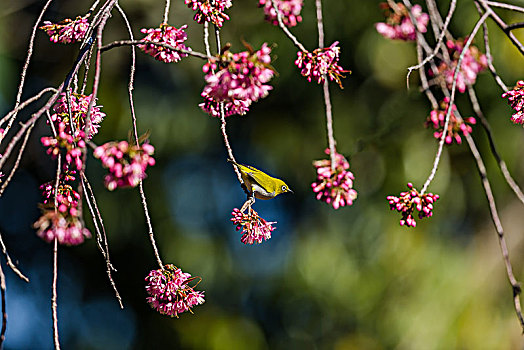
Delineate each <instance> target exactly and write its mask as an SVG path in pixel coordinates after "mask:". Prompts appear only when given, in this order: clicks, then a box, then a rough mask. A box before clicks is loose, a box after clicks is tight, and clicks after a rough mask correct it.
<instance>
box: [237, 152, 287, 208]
mask: <svg viewBox="0 0 524 350" xmlns="http://www.w3.org/2000/svg"><path fill="white" fill-rule="evenodd" d="M227 161H228V162H230V163H232V164H234V165H235V166H236V167H237V168H238V170H239V171H240V174H241V176H242V180H243V181H244V185H245V186H246V189H247V191H248V192H249V193H250V194H251V195H252V196H253V195H254V196H255V198H258V199H264V200H266V199H272V198H275V197H276V196H278V195H279V194H281V193H286V192H291V193H293V191H291V189H290V188H289V186H288V185H287V184H286V183H285V182H284V181H282V180H280V179H277V178H275V177H272V176H269V175H268V174H266V173H265V172H263V171H262V170H258V169H257V168H255V167H253V166H251V165H246V164H238V163H237V162H235V161H234V160H232V159H228V160H227Z"/></svg>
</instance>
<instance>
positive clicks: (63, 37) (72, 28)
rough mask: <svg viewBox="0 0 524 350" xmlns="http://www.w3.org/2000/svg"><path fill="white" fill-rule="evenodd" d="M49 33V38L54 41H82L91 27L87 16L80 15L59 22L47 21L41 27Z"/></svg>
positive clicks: (66, 42) (64, 42)
mask: <svg viewBox="0 0 524 350" xmlns="http://www.w3.org/2000/svg"><path fill="white" fill-rule="evenodd" d="M40 29H42V30H44V31H45V32H46V34H47V35H49V40H51V41H52V42H54V43H62V44H70V43H76V42H78V41H82V40H83V39H84V38H85V36H86V33H87V30H88V29H89V22H88V21H87V16H85V17H80V16H78V17H77V18H76V19H75V20H74V21H73V20H71V19H69V18H66V19H64V20H63V21H62V22H59V23H51V22H49V21H45V22H44V25H43V26H41V27H40Z"/></svg>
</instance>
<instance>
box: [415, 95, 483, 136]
mask: <svg viewBox="0 0 524 350" xmlns="http://www.w3.org/2000/svg"><path fill="white" fill-rule="evenodd" d="M448 106H449V98H448V97H445V98H444V101H443V102H442V103H441V108H440V109H436V110H432V111H431V113H430V115H429V117H428V119H427V120H426V124H425V125H426V127H430V126H431V127H433V129H435V132H434V133H433V137H435V138H436V139H437V140H440V138H441V137H442V132H443V131H444V124H445V122H446V113H447V112H448ZM456 110H457V107H456V106H455V105H453V106H452V108H451V114H450V116H449V123H448V130H447V132H446V138H445V140H444V141H445V142H446V143H447V144H448V145H449V144H452V143H453V141H455V142H456V143H457V144H461V143H462V138H461V137H460V134H461V133H462V134H463V135H468V134H470V133H471V132H472V130H473V129H472V128H471V125H474V124H476V123H477V121H476V120H475V118H473V117H469V118H465V119H460V120H459V118H457V116H456V115H455V112H456Z"/></svg>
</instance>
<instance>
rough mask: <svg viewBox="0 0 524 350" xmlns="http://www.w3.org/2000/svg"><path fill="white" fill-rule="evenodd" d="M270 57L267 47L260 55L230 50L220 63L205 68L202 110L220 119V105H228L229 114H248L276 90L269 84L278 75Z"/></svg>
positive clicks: (250, 50)
mask: <svg viewBox="0 0 524 350" xmlns="http://www.w3.org/2000/svg"><path fill="white" fill-rule="evenodd" d="M270 53H271V48H270V47H269V46H268V45H267V44H266V43H264V44H263V45H262V47H261V48H260V50H258V51H254V50H253V49H252V48H251V47H249V46H248V51H243V52H240V53H231V52H230V51H229V50H227V49H226V50H225V51H224V52H223V53H222V54H221V55H219V56H218V59H217V60H215V61H212V62H208V63H206V64H204V66H203V68H202V70H203V71H204V73H206V76H205V80H206V83H207V85H206V86H205V87H204V90H203V91H202V94H201V96H202V97H204V99H206V102H204V104H200V107H201V108H202V109H203V110H204V111H206V109H207V110H209V111H211V115H217V114H218V115H219V112H220V109H219V105H218V103H219V102H225V107H226V114H229V115H231V114H244V113H245V112H246V111H247V110H248V107H249V106H250V105H251V103H253V102H256V101H258V100H259V99H260V98H264V97H266V96H267V95H268V93H269V91H270V90H271V89H272V88H273V87H272V86H270V85H267V84H266V83H267V82H269V80H271V78H273V75H274V74H275V73H274V70H273V69H272V68H271V66H270V63H271V56H270ZM209 102H212V103H209Z"/></svg>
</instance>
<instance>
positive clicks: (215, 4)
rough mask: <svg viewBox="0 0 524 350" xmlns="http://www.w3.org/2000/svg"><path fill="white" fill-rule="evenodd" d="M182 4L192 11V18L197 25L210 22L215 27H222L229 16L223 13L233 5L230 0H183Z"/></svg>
mask: <svg viewBox="0 0 524 350" xmlns="http://www.w3.org/2000/svg"><path fill="white" fill-rule="evenodd" d="M184 3H185V4H186V5H187V6H188V7H189V8H190V9H191V10H193V11H196V14H195V17H194V18H193V19H194V20H195V21H196V22H198V23H204V22H211V23H213V24H214V25H216V26H217V27H222V24H223V23H224V21H227V20H229V16H228V15H227V14H226V13H225V12H224V11H225V10H226V9H228V8H230V7H231V6H232V5H233V4H232V2H231V0H184Z"/></svg>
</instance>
